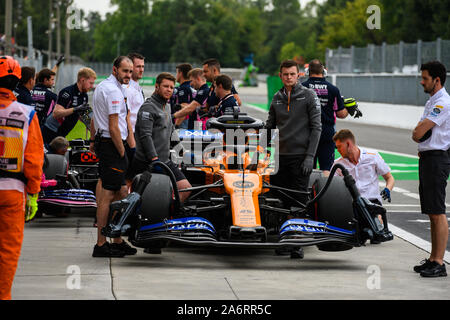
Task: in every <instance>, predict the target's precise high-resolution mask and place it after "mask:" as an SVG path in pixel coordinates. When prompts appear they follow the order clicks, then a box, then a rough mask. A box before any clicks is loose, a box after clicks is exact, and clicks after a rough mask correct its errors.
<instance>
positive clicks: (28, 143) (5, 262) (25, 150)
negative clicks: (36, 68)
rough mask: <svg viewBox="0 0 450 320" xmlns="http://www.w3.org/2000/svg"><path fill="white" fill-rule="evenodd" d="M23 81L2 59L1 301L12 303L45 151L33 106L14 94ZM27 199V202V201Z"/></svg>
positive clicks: (12, 63)
mask: <svg viewBox="0 0 450 320" xmlns="http://www.w3.org/2000/svg"><path fill="white" fill-rule="evenodd" d="M20 77H21V68H20V65H19V63H18V62H17V61H16V60H14V59H13V58H12V57H1V58H0V300H10V299H11V287H12V283H13V280H14V275H15V273H16V269H17V264H18V261H19V257H20V250H21V247H22V241H23V230H24V221H29V220H31V219H33V217H34V216H35V214H36V211H37V197H38V193H39V191H40V184H41V176H42V166H43V164H44V148H43V143H42V135H41V130H40V128H39V121H38V118H37V116H36V115H35V114H36V113H35V111H34V109H33V108H32V107H31V106H27V105H24V104H21V103H19V102H17V101H16V100H17V99H16V97H15V95H14V94H13V92H12V90H13V89H14V88H15V86H16V85H17V82H18V81H19V79H20ZM25 199H26V200H25Z"/></svg>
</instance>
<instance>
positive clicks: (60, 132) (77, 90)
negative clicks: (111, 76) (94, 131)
mask: <svg viewBox="0 0 450 320" xmlns="http://www.w3.org/2000/svg"><path fill="white" fill-rule="evenodd" d="M95 79H97V75H96V74H95V71H94V70H92V69H90V68H82V69H80V71H79V72H78V77H77V83H75V84H73V85H71V86H69V87H66V88H64V89H62V90H61V92H60V93H59V95H58V100H57V101H56V106H55V109H54V110H53V112H52V113H51V114H50V115H49V116H48V117H47V119H46V121H45V124H44V127H43V130H42V136H43V138H44V143H45V144H46V145H48V144H50V142H52V140H53V139H55V138H56V137H59V136H61V137H66V136H67V135H68V134H69V132H70V131H72V129H73V128H74V127H75V125H76V124H77V122H78V119H79V117H80V114H82V113H83V112H84V111H86V110H88V109H89V105H88V95H87V93H88V92H89V91H90V90H91V89H92V88H93V87H94V83H95Z"/></svg>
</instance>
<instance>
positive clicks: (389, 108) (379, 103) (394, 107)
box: [329, 73, 450, 130]
mask: <svg viewBox="0 0 450 320" xmlns="http://www.w3.org/2000/svg"><path fill="white" fill-rule="evenodd" d="M449 79H450V73H448V74H447V81H446V83H445V87H446V89H447V91H448V92H450V80H449ZM329 81H331V82H332V83H334V84H335V85H336V86H337V87H338V88H339V90H340V91H341V94H342V95H343V96H344V97H354V98H355V99H356V100H357V101H358V104H359V108H360V110H361V112H362V113H363V117H362V118H360V119H353V118H351V119H345V120H344V121H350V122H353V121H355V122H359V123H367V124H371V125H381V126H389V127H395V128H401V129H409V130H412V129H414V128H415V127H416V125H417V123H418V122H419V120H420V118H421V116H422V114H423V111H424V106H425V103H426V102H427V100H428V99H429V98H430V96H429V95H428V94H426V93H425V92H424V91H423V87H422V85H421V84H420V81H421V74H418V73H417V74H411V75H407V74H367V75H362V74H337V75H332V76H331V77H330V80H329ZM348 118H350V117H348ZM341 121H342V120H341Z"/></svg>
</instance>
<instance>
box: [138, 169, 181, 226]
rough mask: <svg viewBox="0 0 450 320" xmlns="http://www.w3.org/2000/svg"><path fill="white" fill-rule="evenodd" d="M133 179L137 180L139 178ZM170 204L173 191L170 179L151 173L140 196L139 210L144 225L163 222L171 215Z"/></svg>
mask: <svg viewBox="0 0 450 320" xmlns="http://www.w3.org/2000/svg"><path fill="white" fill-rule="evenodd" d="M135 179H139V176H137V177H136V178H135ZM133 183H135V182H133ZM172 203H173V189H172V184H171V182H170V178H169V177H168V176H167V175H164V174H158V173H153V174H152V179H151V182H150V184H149V185H148V186H147V188H145V191H144V193H143V194H142V203H141V208H140V210H139V215H140V216H141V217H142V220H146V222H145V224H154V223H158V222H162V221H164V219H167V218H169V216H170V214H171V211H172V210H171V209H172Z"/></svg>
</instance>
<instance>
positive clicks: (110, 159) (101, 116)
mask: <svg viewBox="0 0 450 320" xmlns="http://www.w3.org/2000/svg"><path fill="white" fill-rule="evenodd" d="M132 70H133V63H132V61H131V60H130V59H129V58H128V57H125V56H120V57H118V58H116V59H115V61H114V64H113V70H112V75H110V76H109V77H108V78H107V79H106V80H104V81H102V82H101V83H100V84H99V85H98V86H97V88H96V89H95V91H94V96H93V111H94V116H93V118H94V128H95V129H94V130H96V135H95V146H94V148H95V153H96V155H97V156H98V158H99V176H100V178H99V181H98V184H97V188H96V197H97V244H96V245H95V247H94V251H93V253H92V256H93V257H123V256H125V255H133V254H136V253H137V250H136V249H135V248H132V247H131V246H130V245H129V244H128V243H126V242H125V241H124V240H123V239H122V238H121V237H119V238H115V239H113V243H112V244H110V243H109V242H108V241H107V240H106V237H105V236H103V235H102V233H101V230H102V228H103V227H105V226H106V224H107V222H108V214H109V206H110V204H111V203H112V202H113V201H116V200H121V199H123V198H125V197H126V196H127V194H128V188H127V186H126V182H125V175H126V172H127V169H128V159H127V154H126V151H125V145H126V144H127V143H128V144H129V145H130V147H131V148H133V147H134V146H135V144H134V137H133V130H132V129H131V123H130V117H129V110H128V107H127V104H126V102H125V95H124V90H125V89H124V88H123V86H122V85H124V84H125V85H127V84H128V83H129V81H130V79H131V74H132ZM91 132H92V131H91Z"/></svg>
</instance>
